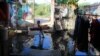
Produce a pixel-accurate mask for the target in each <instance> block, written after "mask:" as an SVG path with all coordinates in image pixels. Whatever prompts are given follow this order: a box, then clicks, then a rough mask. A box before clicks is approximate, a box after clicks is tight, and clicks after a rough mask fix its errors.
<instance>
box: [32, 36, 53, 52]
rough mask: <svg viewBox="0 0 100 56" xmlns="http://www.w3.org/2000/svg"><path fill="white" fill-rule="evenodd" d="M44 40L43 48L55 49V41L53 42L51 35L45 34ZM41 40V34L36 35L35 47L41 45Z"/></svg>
mask: <svg viewBox="0 0 100 56" xmlns="http://www.w3.org/2000/svg"><path fill="white" fill-rule="evenodd" d="M42 40H43V46H42V48H43V49H49V50H51V49H53V42H52V38H51V37H50V36H49V35H46V34H44V39H43V38H42ZM39 41H40V36H39V35H35V36H34V40H33V45H34V46H35V47H38V46H39Z"/></svg>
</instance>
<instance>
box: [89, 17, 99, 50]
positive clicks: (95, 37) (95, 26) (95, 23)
mask: <svg viewBox="0 0 100 56" xmlns="http://www.w3.org/2000/svg"><path fill="white" fill-rule="evenodd" d="M99 20H100V19H99ZM99 20H98V19H93V20H92V23H91V28H90V36H91V40H90V42H91V43H92V45H93V46H94V48H96V49H97V50H98V51H100V38H99V37H100V22H99Z"/></svg>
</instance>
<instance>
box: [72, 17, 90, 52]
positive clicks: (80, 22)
mask: <svg viewBox="0 0 100 56" xmlns="http://www.w3.org/2000/svg"><path fill="white" fill-rule="evenodd" d="M88 28H89V20H88V18H86V17H84V16H77V19H76V23H75V30H74V36H73V37H74V39H75V41H76V43H77V48H78V49H79V50H80V51H85V52H87V51H88Z"/></svg>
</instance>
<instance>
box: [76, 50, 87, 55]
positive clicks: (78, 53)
mask: <svg viewBox="0 0 100 56" xmlns="http://www.w3.org/2000/svg"><path fill="white" fill-rule="evenodd" d="M75 56H87V53H86V52H81V51H79V50H77V51H76V53H75Z"/></svg>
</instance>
